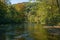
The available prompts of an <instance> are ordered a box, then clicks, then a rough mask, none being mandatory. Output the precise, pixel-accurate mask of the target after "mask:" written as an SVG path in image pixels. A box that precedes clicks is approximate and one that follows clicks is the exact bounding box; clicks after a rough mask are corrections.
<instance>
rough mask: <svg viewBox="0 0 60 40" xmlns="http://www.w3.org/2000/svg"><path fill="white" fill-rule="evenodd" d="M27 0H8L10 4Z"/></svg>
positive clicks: (26, 0)
mask: <svg viewBox="0 0 60 40" xmlns="http://www.w3.org/2000/svg"><path fill="white" fill-rule="evenodd" d="M28 1H29V0H10V2H11V3H12V4H17V3H22V2H28Z"/></svg>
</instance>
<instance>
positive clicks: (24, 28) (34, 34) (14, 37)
mask: <svg viewBox="0 0 60 40" xmlns="http://www.w3.org/2000/svg"><path fill="white" fill-rule="evenodd" d="M0 27H1V28H0V30H1V29H2V28H3V29H4V30H5V37H6V40H59V39H60V29H58V28H52V29H50V28H48V29H46V28H43V27H44V26H43V25H41V24H40V23H24V24H6V25H0Z"/></svg>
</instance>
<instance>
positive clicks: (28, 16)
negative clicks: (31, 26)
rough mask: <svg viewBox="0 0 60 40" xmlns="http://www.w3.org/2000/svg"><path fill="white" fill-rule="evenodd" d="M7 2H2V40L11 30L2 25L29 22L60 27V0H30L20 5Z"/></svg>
mask: <svg viewBox="0 0 60 40" xmlns="http://www.w3.org/2000/svg"><path fill="white" fill-rule="evenodd" d="M5 1H6V2H5ZM5 1H1V0H0V28H2V29H0V32H1V33H0V35H1V36H2V37H1V36H0V40H5V36H4V33H6V32H7V30H8V29H9V28H10V27H3V26H1V25H9V24H11V25H12V24H14V25H15V24H19V25H21V24H23V25H24V23H25V22H29V23H40V24H41V25H44V26H60V3H59V2H60V0H35V1H34V2H32V0H30V1H29V2H23V3H18V4H11V3H10V1H8V0H5ZM13 28H16V30H17V31H18V32H19V30H20V29H18V27H13ZM23 29H24V28H23ZM16 30H15V31H16ZM36 40H37V39H36ZM42 40H44V39H42Z"/></svg>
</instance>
